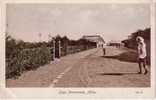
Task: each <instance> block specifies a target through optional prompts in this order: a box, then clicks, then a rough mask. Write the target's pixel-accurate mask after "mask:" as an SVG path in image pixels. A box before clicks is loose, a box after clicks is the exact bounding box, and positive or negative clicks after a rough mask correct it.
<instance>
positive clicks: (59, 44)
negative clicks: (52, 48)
mask: <svg viewBox="0 0 156 100" xmlns="http://www.w3.org/2000/svg"><path fill="white" fill-rule="evenodd" d="M58 47H59V58H60V57H61V41H60V40H59V42H58Z"/></svg>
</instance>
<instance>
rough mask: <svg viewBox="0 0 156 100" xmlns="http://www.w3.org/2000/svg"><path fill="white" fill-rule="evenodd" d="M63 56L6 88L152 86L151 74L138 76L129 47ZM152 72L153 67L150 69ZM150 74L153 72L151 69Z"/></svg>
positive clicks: (30, 72)
mask: <svg viewBox="0 0 156 100" xmlns="http://www.w3.org/2000/svg"><path fill="white" fill-rule="evenodd" d="M106 52H107V53H106V55H105V56H102V50H101V49H100V48H98V49H97V48H96V49H91V50H87V51H83V52H80V53H76V54H71V55H68V56H65V57H62V58H61V60H60V61H54V62H52V63H51V64H47V65H45V66H41V67H40V68H38V69H37V70H34V71H28V72H25V73H23V74H22V75H21V76H20V77H19V78H18V79H7V80H6V85H7V87H149V86H150V72H149V73H148V74H146V75H144V74H137V72H138V70H139V69H138V64H137V62H136V55H135V53H133V52H132V51H131V50H129V49H126V48H115V47H107V49H106ZM148 69H150V66H148ZM149 71H150V70H149Z"/></svg>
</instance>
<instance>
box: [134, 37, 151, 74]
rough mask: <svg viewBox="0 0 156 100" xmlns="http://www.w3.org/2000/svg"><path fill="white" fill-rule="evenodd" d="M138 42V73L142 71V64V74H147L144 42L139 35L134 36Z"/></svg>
mask: <svg viewBox="0 0 156 100" xmlns="http://www.w3.org/2000/svg"><path fill="white" fill-rule="evenodd" d="M136 40H137V43H138V64H139V74H141V73H142V66H143V68H144V74H147V72H148V70H147V68H146V56H147V54H146V44H145V42H144V39H143V38H142V37H141V36H138V37H137V38H136Z"/></svg>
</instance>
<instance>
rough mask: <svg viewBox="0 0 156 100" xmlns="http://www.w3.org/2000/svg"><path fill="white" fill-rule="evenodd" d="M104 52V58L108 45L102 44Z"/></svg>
mask: <svg viewBox="0 0 156 100" xmlns="http://www.w3.org/2000/svg"><path fill="white" fill-rule="evenodd" d="M102 51H103V56H105V55H106V43H103V44H102Z"/></svg>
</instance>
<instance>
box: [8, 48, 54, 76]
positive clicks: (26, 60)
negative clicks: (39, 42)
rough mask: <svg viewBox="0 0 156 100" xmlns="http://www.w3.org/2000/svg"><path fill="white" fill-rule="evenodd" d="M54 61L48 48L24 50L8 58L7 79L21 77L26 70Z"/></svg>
mask: <svg viewBox="0 0 156 100" xmlns="http://www.w3.org/2000/svg"><path fill="white" fill-rule="evenodd" d="M51 59H52V54H51V50H50V48H48V47H44V46H43V47H40V48H33V49H23V50H21V51H20V52H18V53H17V54H16V56H13V57H11V56H10V58H6V78H10V77H14V76H16V75H20V74H21V73H22V72H23V71H25V70H32V69H36V68H37V67H39V66H41V65H44V64H47V63H49V62H50V60H51Z"/></svg>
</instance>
